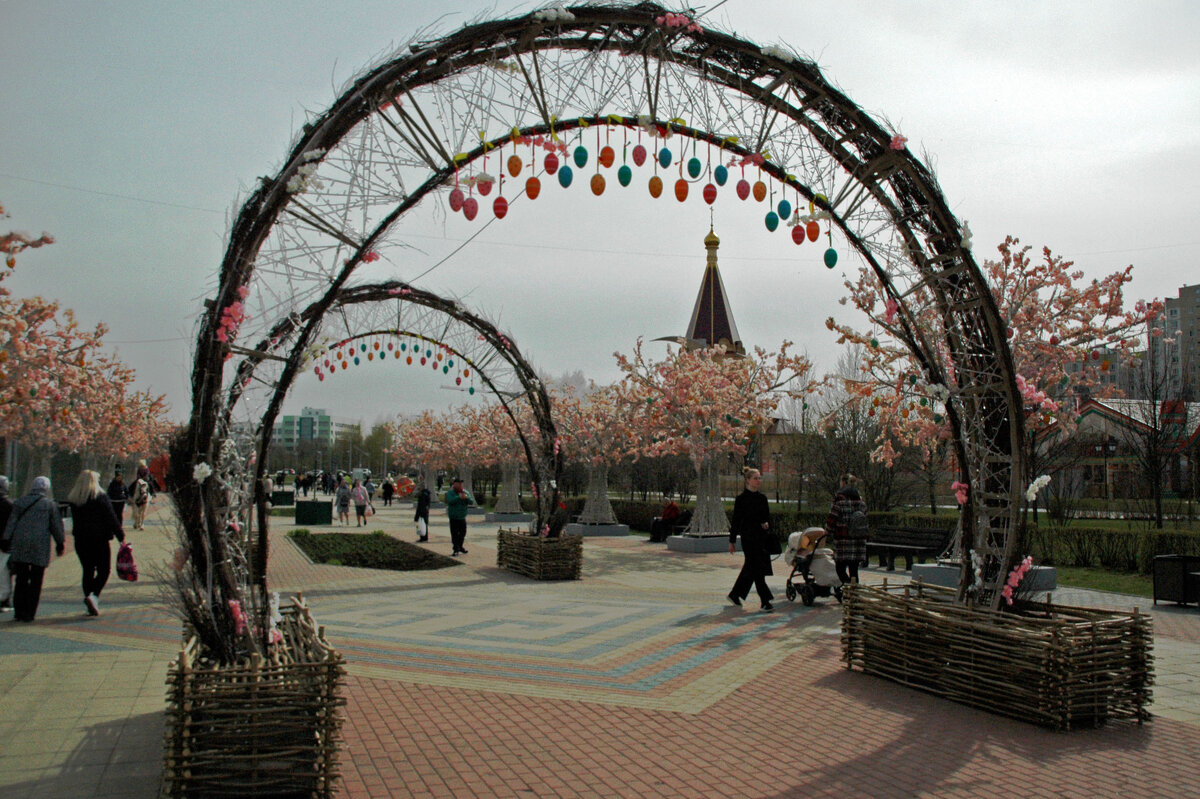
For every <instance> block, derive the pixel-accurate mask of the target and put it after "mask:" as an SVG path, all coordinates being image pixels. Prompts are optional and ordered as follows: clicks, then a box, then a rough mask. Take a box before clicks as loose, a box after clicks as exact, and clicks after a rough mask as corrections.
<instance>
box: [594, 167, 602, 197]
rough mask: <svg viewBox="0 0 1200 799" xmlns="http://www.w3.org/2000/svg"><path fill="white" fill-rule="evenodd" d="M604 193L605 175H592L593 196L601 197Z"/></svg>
mask: <svg viewBox="0 0 1200 799" xmlns="http://www.w3.org/2000/svg"><path fill="white" fill-rule="evenodd" d="M603 193H604V175H601V174H600V173H599V172H597V173H596V174H594V175H592V194H594V195H596V196H597V197H599V196H600V195H601V194H603Z"/></svg>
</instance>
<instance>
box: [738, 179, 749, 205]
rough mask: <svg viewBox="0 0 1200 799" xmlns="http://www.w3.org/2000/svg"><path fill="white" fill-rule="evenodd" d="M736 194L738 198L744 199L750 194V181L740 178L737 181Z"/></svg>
mask: <svg viewBox="0 0 1200 799" xmlns="http://www.w3.org/2000/svg"><path fill="white" fill-rule="evenodd" d="M737 196H738V199H739V200H744V199H746V198H747V197H749V196H750V181H748V180H746V179H745V178H742V179H741V180H739V181H738V182H737Z"/></svg>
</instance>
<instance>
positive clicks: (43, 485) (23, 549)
mask: <svg viewBox="0 0 1200 799" xmlns="http://www.w3.org/2000/svg"><path fill="white" fill-rule="evenodd" d="M51 538H53V539H54V541H55V547H54V551H55V553H56V554H57V555H58V556H59V557H62V554H63V552H64V551H65V548H66V536H65V535H64V534H63V523H62V516H60V515H59V513H58V504H57V503H56V502H55V501H54V500H53V499H51V497H50V478H49V477H37V478H35V479H34V481H33V486H32V487H31V488H30V489H29V493H28V494H26V495H25V496H23V497H21V498H20V499H18V500H17V501H16V502H14V503H13V509H12V515H11V516H9V518H8V524H6V525H5V526H4V533H3V535H0V546H3V548H5V549H7V550H8V552H9V557H8V568H9V569H10V570H12V573H13V579H14V581H15V585H14V586H13V615H14V617H15V618H16V620H17V621H24V622H30V621H33V617H34V616H36V615H37V607H38V602H39V601H40V600H41V598H42V577H43V576H44V575H45V573H46V567H47V566H49V565H50V539H51Z"/></svg>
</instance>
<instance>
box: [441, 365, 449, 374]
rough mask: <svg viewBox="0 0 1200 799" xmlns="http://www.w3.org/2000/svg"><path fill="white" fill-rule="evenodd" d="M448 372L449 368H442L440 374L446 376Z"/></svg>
mask: <svg viewBox="0 0 1200 799" xmlns="http://www.w3.org/2000/svg"><path fill="white" fill-rule="evenodd" d="M449 372H450V367H449V366H443V367H442V374H448V373H449Z"/></svg>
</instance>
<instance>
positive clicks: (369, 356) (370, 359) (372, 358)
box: [367, 352, 375, 361]
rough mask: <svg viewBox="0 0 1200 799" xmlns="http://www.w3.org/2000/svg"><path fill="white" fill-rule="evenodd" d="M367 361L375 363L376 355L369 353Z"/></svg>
mask: <svg viewBox="0 0 1200 799" xmlns="http://www.w3.org/2000/svg"><path fill="white" fill-rule="evenodd" d="M367 360H368V361H373V360H375V353H373V352H368V353H367Z"/></svg>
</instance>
